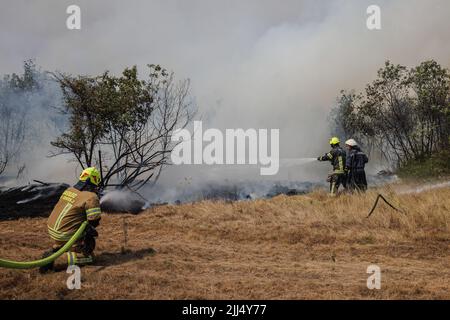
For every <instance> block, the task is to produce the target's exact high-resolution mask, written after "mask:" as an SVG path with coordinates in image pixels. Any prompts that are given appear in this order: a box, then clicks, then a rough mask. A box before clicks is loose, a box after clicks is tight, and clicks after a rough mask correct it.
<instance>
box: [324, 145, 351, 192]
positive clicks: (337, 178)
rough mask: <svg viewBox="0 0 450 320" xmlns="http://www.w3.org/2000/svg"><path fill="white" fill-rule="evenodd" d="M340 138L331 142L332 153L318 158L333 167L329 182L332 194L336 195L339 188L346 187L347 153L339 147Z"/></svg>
mask: <svg viewBox="0 0 450 320" xmlns="http://www.w3.org/2000/svg"><path fill="white" fill-rule="evenodd" d="M339 143H340V141H339V138H337V137H333V138H331V140H330V146H331V151H330V152H328V153H326V154H325V155H323V156H321V157H318V158H317V160H319V161H330V162H331V165H332V166H333V172H332V173H331V174H330V175H329V176H328V179H327V181H328V182H330V194H331V195H332V196H334V195H336V193H337V191H338V189H339V186H340V185H341V184H342V185H343V186H344V187H346V173H345V157H346V152H345V151H344V149H342V148H341V147H340V145H339Z"/></svg>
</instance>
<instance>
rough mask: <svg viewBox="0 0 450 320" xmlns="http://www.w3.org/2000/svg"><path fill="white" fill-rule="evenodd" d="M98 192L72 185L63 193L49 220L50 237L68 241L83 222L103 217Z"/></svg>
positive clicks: (59, 240)
mask: <svg viewBox="0 0 450 320" xmlns="http://www.w3.org/2000/svg"><path fill="white" fill-rule="evenodd" d="M100 216H101V211H100V203H99V199H98V196H97V194H95V193H93V192H89V191H80V190H77V189H75V188H73V187H70V188H68V189H66V191H64V193H63V194H62V195H61V197H60V199H59V201H58V203H57V204H56V206H55V207H54V209H53V211H52V213H51V214H50V217H49V218H48V221H47V226H48V232H49V234H50V237H51V238H52V239H54V240H56V241H58V242H66V241H68V240H69V239H70V238H71V237H72V235H73V234H74V233H75V232H76V231H77V230H78V228H79V227H80V226H81V224H82V223H83V222H84V221H86V220H88V221H90V222H94V221H96V222H98V220H99V219H100V218H101V217H100Z"/></svg>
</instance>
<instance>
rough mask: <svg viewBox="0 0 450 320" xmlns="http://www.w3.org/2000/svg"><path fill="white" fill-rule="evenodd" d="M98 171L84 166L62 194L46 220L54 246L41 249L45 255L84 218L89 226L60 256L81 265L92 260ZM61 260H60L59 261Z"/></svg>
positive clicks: (73, 230)
mask: <svg viewBox="0 0 450 320" xmlns="http://www.w3.org/2000/svg"><path fill="white" fill-rule="evenodd" d="M100 180H101V178H100V173H99V172H98V170H97V169H96V168H94V167H90V168H86V169H85V170H83V172H82V173H81V175H80V178H79V181H78V182H77V183H76V184H75V185H74V186H73V187H70V188H67V189H66V190H65V191H64V192H63V194H62V195H61V197H60V199H59V201H58V203H57V204H56V205H55V207H54V209H53V211H52V213H51V214H50V217H49V218H48V221H47V227H48V233H49V235H50V237H51V238H52V239H53V240H54V245H53V249H52V250H50V251H48V252H46V253H44V257H46V256H49V255H51V254H52V253H54V252H56V251H58V250H59V249H60V248H61V247H62V246H64V244H65V243H66V242H67V241H68V240H69V239H70V238H71V237H72V236H73V234H74V233H75V232H76V231H77V230H78V228H79V227H80V226H81V224H82V223H83V222H84V221H86V220H87V221H88V223H89V224H88V226H87V228H86V231H85V232H84V235H83V236H82V237H81V238H80V239H79V240H78V241H77V242H76V243H75V244H74V245H73V246H72V248H71V249H70V251H68V252H67V253H66V254H63V255H62V256H61V257H60V258H58V259H57V260H56V262H58V260H59V259H62V260H63V261H64V260H65V263H67V264H68V265H75V264H76V265H83V264H89V263H92V262H93V257H92V253H93V251H94V249H95V238H96V237H98V233H97V231H96V229H95V228H96V227H97V226H98V225H99V222H100V215H101V211H100V202H99V198H98V195H97V192H98V187H99V184H100ZM61 262H62V261H61ZM54 263H55V262H52V263H51V264H48V265H46V266H43V267H41V268H40V272H46V271H47V270H51V269H53V266H54Z"/></svg>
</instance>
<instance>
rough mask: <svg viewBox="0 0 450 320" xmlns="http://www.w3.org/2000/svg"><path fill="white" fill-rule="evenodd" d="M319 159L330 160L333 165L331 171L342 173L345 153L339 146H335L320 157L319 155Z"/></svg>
mask: <svg viewBox="0 0 450 320" xmlns="http://www.w3.org/2000/svg"><path fill="white" fill-rule="evenodd" d="M319 160H320V161H331V165H332V166H333V173H335V174H344V173H345V171H344V169H345V162H346V153H345V151H344V150H343V149H342V148H341V147H335V148H333V149H331V151H330V152H328V153H326V154H325V155H323V156H322V157H319Z"/></svg>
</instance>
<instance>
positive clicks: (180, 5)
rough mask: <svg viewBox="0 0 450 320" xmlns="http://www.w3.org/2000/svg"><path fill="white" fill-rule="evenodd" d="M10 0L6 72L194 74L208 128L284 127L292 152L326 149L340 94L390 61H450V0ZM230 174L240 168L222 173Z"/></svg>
mask: <svg viewBox="0 0 450 320" xmlns="http://www.w3.org/2000/svg"><path fill="white" fill-rule="evenodd" d="M71 4H76V5H78V6H79V7H80V8H81V30H68V29H67V28H66V19H67V17H68V14H67V13H66V8H67V7H68V6H69V5H71ZM372 4H376V5H378V6H379V7H380V8H381V30H368V29H367V27H366V19H367V17H368V15H367V13H366V9H367V7H368V6H369V5H372ZM0 6H1V11H0V41H1V46H0V72H1V73H2V74H6V73H11V72H20V71H21V67H22V63H23V61H24V60H26V59H30V58H32V59H35V60H36V64H37V65H39V66H40V67H41V68H42V69H44V70H50V71H56V70H57V71H64V72H69V73H73V74H86V75H95V74H99V73H101V72H103V71H105V70H110V71H111V72H113V73H119V72H120V71H121V70H123V69H124V68H125V67H127V66H131V65H137V66H138V67H139V70H142V72H144V67H145V65H146V64H149V63H155V64H160V65H162V66H164V67H165V68H167V69H169V70H171V71H173V72H174V73H175V75H176V77H177V78H179V79H185V78H189V79H190V80H191V85H192V90H191V94H192V96H193V97H194V98H195V101H196V103H197V105H198V108H199V114H200V115H201V118H202V119H203V121H204V126H207V127H214V128H219V129H225V128H266V129H271V128H278V129H280V156H281V157H282V158H297V157H298V158H303V157H314V156H317V155H319V154H322V153H324V152H326V151H327V149H328V139H329V137H330V135H331V134H332V132H330V130H329V125H328V121H327V116H328V114H329V112H330V109H331V108H332V107H333V106H334V105H335V103H336V97H337V96H338V95H339V92H340V90H341V89H356V90H362V89H363V88H364V87H365V85H366V84H367V83H369V82H370V81H372V80H374V78H375V77H376V71H377V69H379V68H380V67H382V66H383V63H384V61H385V60H387V59H389V60H391V61H392V62H394V63H399V64H403V65H406V66H409V67H412V66H415V65H417V64H418V63H420V62H421V61H424V60H428V59H435V60H437V61H438V62H439V63H441V64H442V65H444V66H447V67H449V66H450V32H449V30H450V19H449V13H450V1H448V0H430V1H425V0H390V1H381V0H371V1H365V0H345V1H340V0H335V1H325V0H324V1H302V0H283V1H276V0H227V1H224V0H222V1H216V0H179V1H175V0H164V1H162V0H161V1H155V0H146V1H138V0H130V1H118V0H113V1H111V0H108V1H106V0H89V1H87V0H86V1H80V0H78V1H76V0H71V1H65V0H58V1H50V0H40V1H24V0H14V1H13V0H10V1H6V0H1V1H0ZM52 161H55V160H52ZM216 169H217V168H216ZM328 169H329V168H325V166H321V167H320V169H318V170H319V172H320V174H321V175H323V173H324V172H326V171H327V170H328ZM41 170H42V174H41V176H43V177H42V178H45V175H46V172H47V171H45V170H44V168H43V167H42V168H41ZM61 170H62V169H61ZM195 170H196V169H192V168H189V169H187V168H176V169H174V170H172V173H171V174H168V175H167V176H168V177H169V178H168V179H182V178H184V177H185V176H186V174H185V173H186V172H187V171H189V172H190V173H189V174H190V175H194V174H196V173H195ZM289 170H290V171H289V172H287V171H286V170H284V171H283V170H280V176H279V177H278V178H292V179H309V178H310V176H311V170H310V168H309V169H308V168H307V169H305V168H302V167H299V168H290V169H289ZM320 170H322V171H320ZM72 171H73V170H72ZM72 171H71V172H72ZM257 171H258V170H256V171H255V172H257ZM57 172H59V171H57ZM193 172H194V173H193ZM313 172H314V175H315V174H316V171H314V170H313ZM224 175H230V176H233V173H229V172H228V171H227V172H226V173H225V171H224V173H223V174H219V175H218V176H219V178H224ZM238 175H240V174H238ZM211 176H217V170H216V171H214V172H213V171H211Z"/></svg>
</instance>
